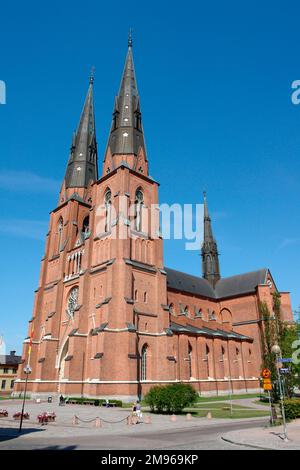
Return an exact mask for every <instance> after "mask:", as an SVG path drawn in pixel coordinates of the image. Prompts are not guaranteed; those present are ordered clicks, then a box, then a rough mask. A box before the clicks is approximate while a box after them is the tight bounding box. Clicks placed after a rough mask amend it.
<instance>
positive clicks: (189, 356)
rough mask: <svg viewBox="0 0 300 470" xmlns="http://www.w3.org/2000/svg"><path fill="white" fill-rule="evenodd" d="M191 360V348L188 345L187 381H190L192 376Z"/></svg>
mask: <svg viewBox="0 0 300 470" xmlns="http://www.w3.org/2000/svg"><path fill="white" fill-rule="evenodd" d="M192 360H193V348H192V346H191V345H190V343H189V347H188V363H189V379H191V378H192V376H193V373H192Z"/></svg>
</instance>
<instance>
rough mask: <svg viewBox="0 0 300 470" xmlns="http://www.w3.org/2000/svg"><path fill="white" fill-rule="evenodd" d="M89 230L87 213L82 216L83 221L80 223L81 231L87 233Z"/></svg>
mask: <svg viewBox="0 0 300 470" xmlns="http://www.w3.org/2000/svg"><path fill="white" fill-rule="evenodd" d="M89 231H90V218H89V216H88V215H87V216H86V217H85V218H84V220H83V223H82V233H83V234H85V235H86V234H88V233H89Z"/></svg>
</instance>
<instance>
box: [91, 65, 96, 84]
mask: <svg viewBox="0 0 300 470" xmlns="http://www.w3.org/2000/svg"><path fill="white" fill-rule="evenodd" d="M94 73H95V67H94V66H93V65H92V67H91V71H90V83H94Z"/></svg>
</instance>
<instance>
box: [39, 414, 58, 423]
mask: <svg viewBox="0 0 300 470" xmlns="http://www.w3.org/2000/svg"><path fill="white" fill-rule="evenodd" d="M37 419H38V422H39V423H40V424H46V423H51V422H53V421H55V419H56V414H55V413H54V412H53V413H47V412H45V413H41V414H39V415H38V417H37Z"/></svg>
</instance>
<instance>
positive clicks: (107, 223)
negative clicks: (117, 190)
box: [104, 189, 111, 232]
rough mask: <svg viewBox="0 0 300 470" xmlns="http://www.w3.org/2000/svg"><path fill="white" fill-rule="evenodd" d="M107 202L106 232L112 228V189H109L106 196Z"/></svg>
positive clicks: (105, 201) (105, 202)
mask: <svg viewBox="0 0 300 470" xmlns="http://www.w3.org/2000/svg"><path fill="white" fill-rule="evenodd" d="M104 204H105V228H104V230H105V232H109V230H110V228H111V191H110V189H108V190H107V191H106V193H105V196H104Z"/></svg>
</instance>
